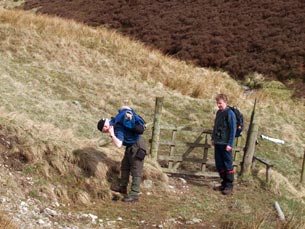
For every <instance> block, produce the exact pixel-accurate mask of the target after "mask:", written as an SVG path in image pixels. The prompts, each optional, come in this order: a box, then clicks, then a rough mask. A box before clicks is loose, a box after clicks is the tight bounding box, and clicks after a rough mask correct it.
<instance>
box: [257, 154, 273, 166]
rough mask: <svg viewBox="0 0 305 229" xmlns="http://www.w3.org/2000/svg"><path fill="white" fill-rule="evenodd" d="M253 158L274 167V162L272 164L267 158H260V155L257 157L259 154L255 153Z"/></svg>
mask: <svg viewBox="0 0 305 229" xmlns="http://www.w3.org/2000/svg"><path fill="white" fill-rule="evenodd" d="M253 158H254V159H255V160H258V161H259V162H261V163H263V164H265V165H267V166H268V167H272V166H273V164H271V163H270V162H268V161H266V160H264V159H262V158H260V157H257V156H255V155H254V156H253Z"/></svg>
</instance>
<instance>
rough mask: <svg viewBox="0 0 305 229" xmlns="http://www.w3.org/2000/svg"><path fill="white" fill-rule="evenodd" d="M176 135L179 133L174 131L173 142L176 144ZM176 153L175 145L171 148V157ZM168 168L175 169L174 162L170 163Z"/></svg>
mask: <svg viewBox="0 0 305 229" xmlns="http://www.w3.org/2000/svg"><path fill="white" fill-rule="evenodd" d="M176 133H177V131H176V130H173V132H172V142H176ZM174 153H175V145H171V146H170V152H169V156H173V155H174ZM168 167H169V168H172V167H173V162H172V161H169V163H168Z"/></svg>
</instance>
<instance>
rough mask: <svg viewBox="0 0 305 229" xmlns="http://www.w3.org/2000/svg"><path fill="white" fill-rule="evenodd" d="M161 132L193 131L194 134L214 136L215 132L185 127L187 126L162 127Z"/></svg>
mask: <svg viewBox="0 0 305 229" xmlns="http://www.w3.org/2000/svg"><path fill="white" fill-rule="evenodd" d="M161 130H176V131H192V132H201V133H204V134H212V133H213V130H211V129H204V128H201V127H185V126H180V127H176V126H162V127H161Z"/></svg>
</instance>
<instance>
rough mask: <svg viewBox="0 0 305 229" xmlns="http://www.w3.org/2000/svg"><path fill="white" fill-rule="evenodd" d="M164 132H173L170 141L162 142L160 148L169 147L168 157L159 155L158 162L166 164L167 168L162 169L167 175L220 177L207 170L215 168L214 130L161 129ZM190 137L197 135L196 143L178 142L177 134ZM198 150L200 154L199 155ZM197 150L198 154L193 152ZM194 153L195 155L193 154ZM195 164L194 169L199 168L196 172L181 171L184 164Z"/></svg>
mask: <svg viewBox="0 0 305 229" xmlns="http://www.w3.org/2000/svg"><path fill="white" fill-rule="evenodd" d="M160 130H162V131H171V139H170V140H160V141H159V146H160V148H162V146H163V147H164V146H165V147H166V148H167V147H168V150H167V151H165V152H167V155H166V154H165V155H164V154H163V155H162V154H160V152H158V154H157V160H158V162H160V164H161V165H162V162H164V161H165V162H166V163H165V164H166V165H167V167H162V170H163V171H164V172H166V173H176V174H185V175H196V176H205V177H218V173H217V172H215V170H214V171H211V170H208V169H207V166H211V167H214V157H213V155H214V154H213V150H211V148H212V145H211V143H210V139H211V134H212V130H209V129H203V128H192V127H161V128H160ZM178 133H180V134H181V135H186V136H190V135H191V134H193V135H194V134H195V135H194V136H195V139H194V141H190V142H184V141H179V140H177V134H178ZM198 148H199V152H200V153H198ZM195 149H197V154H196V155H195V154H194V153H193V152H194V150H195ZM192 153H193V154H192ZM185 162H188V163H189V162H190V163H194V164H196V165H197V166H195V165H194V167H198V169H197V170H196V171H194V170H193V171H190V170H186V169H181V168H180V166H181V165H182V163H185Z"/></svg>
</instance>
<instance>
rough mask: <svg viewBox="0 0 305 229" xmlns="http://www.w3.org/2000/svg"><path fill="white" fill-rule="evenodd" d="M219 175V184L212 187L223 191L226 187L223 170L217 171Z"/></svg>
mask: <svg viewBox="0 0 305 229" xmlns="http://www.w3.org/2000/svg"><path fill="white" fill-rule="evenodd" d="M219 176H220V178H221V179H222V181H221V184H220V186H216V187H214V190H215V191H223V190H224V189H225V187H226V173H225V171H223V170H221V171H219Z"/></svg>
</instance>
